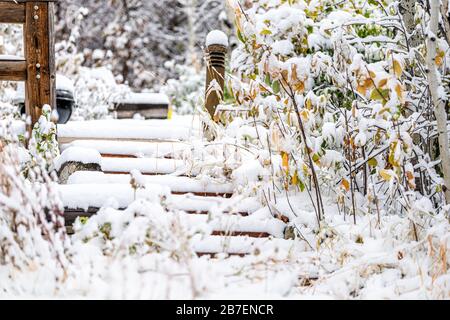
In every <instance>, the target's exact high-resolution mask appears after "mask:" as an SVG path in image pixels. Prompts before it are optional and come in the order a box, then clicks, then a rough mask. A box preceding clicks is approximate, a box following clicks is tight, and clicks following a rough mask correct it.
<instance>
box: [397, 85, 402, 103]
mask: <svg viewBox="0 0 450 320" xmlns="http://www.w3.org/2000/svg"><path fill="white" fill-rule="evenodd" d="M395 93H396V94H397V97H398V99H399V100H400V102H401V103H404V98H403V89H402V86H401V85H400V83H397V84H396V85H395Z"/></svg>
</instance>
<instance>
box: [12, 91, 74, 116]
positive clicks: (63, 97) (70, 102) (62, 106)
mask: <svg viewBox="0 0 450 320" xmlns="http://www.w3.org/2000/svg"><path fill="white" fill-rule="evenodd" d="M19 107H20V112H21V113H22V114H25V103H24V102H23V101H21V102H19ZM74 107H75V100H74V99H73V93H72V92H70V91H67V90H62V89H56V110H57V111H58V115H59V118H58V123H59V124H64V123H67V122H68V121H69V120H70V117H71V116H72V111H73V108H74Z"/></svg>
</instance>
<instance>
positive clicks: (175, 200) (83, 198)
mask: <svg viewBox="0 0 450 320" xmlns="http://www.w3.org/2000/svg"><path fill="white" fill-rule="evenodd" d="M58 191H59V193H60V196H61V200H62V203H63V205H64V207H65V208H69V209H81V210H84V211H87V210H88V209H89V208H101V207H102V206H104V205H105V204H107V203H111V204H112V203H113V204H114V205H115V207H117V208H123V209H124V208H127V207H128V206H129V205H130V204H131V203H132V202H133V201H134V200H135V199H148V198H149V197H154V198H155V199H157V198H158V197H160V196H169V197H168V198H167V205H168V207H169V208H171V209H175V210H184V211H189V212H211V211H216V212H222V211H225V212H240V213H252V212H255V211H256V210H258V209H259V208H260V207H261V206H260V204H259V203H258V201H257V200H256V199H255V198H245V199H241V198H237V199H233V198H232V199H227V198H221V197H200V196H194V195H190V194H184V195H169V190H168V188H162V187H161V186H158V185H146V188H145V189H138V190H137V191H136V194H135V192H134V190H133V188H132V187H131V185H130V184H110V185H98V184H68V185H58ZM112 199H114V200H112ZM110 200H111V201H110Z"/></svg>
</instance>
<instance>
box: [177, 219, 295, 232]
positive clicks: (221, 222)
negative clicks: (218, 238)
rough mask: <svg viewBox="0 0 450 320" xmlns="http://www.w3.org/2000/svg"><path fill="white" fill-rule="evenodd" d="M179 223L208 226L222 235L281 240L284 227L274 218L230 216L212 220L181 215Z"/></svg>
mask: <svg viewBox="0 0 450 320" xmlns="http://www.w3.org/2000/svg"><path fill="white" fill-rule="evenodd" d="M180 217H181V219H182V220H181V221H182V223H183V224H186V225H188V226H195V225H201V224H208V226H209V228H210V229H211V230H213V231H215V232H223V233H224V234H227V233H229V234H232V233H253V234H256V236H257V237H258V234H261V235H262V236H263V237H264V236H265V235H264V234H267V235H271V236H274V237H277V238H283V236H284V229H285V227H286V225H285V224H284V223H283V222H282V221H280V220H278V219H274V218H270V219H260V218H259V217H254V216H248V217H241V216H232V215H217V216H215V217H213V218H212V219H211V218H210V217H209V216H207V215H191V214H181V215H180Z"/></svg>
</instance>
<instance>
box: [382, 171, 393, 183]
mask: <svg viewBox="0 0 450 320" xmlns="http://www.w3.org/2000/svg"><path fill="white" fill-rule="evenodd" d="M380 176H381V178H383V180H385V181H390V180H391V179H392V175H391V173H390V172H389V171H388V170H385V169H382V170H380Z"/></svg>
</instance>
